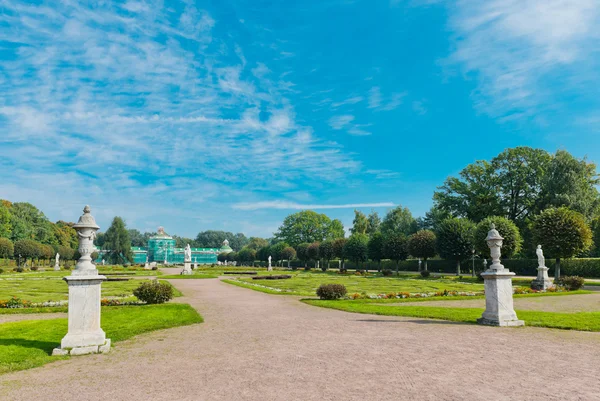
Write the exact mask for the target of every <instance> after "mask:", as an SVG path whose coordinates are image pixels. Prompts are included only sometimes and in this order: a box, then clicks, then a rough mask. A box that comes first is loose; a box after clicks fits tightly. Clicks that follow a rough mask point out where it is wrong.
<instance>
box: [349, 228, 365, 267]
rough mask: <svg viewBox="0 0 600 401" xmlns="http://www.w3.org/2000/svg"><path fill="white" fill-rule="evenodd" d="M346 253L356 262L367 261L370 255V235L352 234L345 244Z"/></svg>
mask: <svg viewBox="0 0 600 401" xmlns="http://www.w3.org/2000/svg"><path fill="white" fill-rule="evenodd" d="M344 255H346V257H347V258H348V259H350V260H351V261H353V262H355V263H360V262H365V261H366V260H367V259H368V256H369V237H368V236H367V235H366V234H352V235H351V236H350V238H348V241H346V245H345V246H344Z"/></svg>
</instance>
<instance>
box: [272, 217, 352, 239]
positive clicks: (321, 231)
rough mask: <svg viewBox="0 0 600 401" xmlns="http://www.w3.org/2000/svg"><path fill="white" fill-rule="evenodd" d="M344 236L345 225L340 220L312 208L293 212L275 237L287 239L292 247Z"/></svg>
mask: <svg viewBox="0 0 600 401" xmlns="http://www.w3.org/2000/svg"><path fill="white" fill-rule="evenodd" d="M340 236H341V237H343V236H344V226H343V224H342V222H341V221H339V220H337V219H336V220H333V221H332V220H331V219H330V218H329V217H327V216H326V215H325V214H319V213H316V212H314V211H312V210H303V211H301V212H298V213H293V214H290V215H289V216H287V217H286V218H285V219H284V220H283V224H282V225H281V227H279V230H278V231H277V232H276V233H275V239H276V240H279V241H285V242H287V243H288V244H290V245H291V246H292V247H297V246H298V245H299V244H301V243H304V242H307V243H313V242H321V241H324V240H326V239H335V238H339V237H340Z"/></svg>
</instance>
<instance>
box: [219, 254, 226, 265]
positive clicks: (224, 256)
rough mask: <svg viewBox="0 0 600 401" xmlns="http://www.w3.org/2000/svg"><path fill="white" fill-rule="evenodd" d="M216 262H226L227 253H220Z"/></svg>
mask: <svg viewBox="0 0 600 401" xmlns="http://www.w3.org/2000/svg"><path fill="white" fill-rule="evenodd" d="M217 260H218V261H219V262H221V263H223V262H226V261H227V252H221V253H220V254H218V255H217Z"/></svg>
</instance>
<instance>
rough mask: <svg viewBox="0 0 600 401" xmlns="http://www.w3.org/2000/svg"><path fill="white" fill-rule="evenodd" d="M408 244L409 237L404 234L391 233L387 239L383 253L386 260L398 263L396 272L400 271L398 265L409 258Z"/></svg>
mask: <svg viewBox="0 0 600 401" xmlns="http://www.w3.org/2000/svg"><path fill="white" fill-rule="evenodd" d="M407 242H408V240H407V237H406V235H405V234H403V233H390V234H387V235H386V237H385V242H384V244H383V253H384V254H385V256H386V258H388V259H391V260H393V261H395V262H396V271H398V267H399V264H398V263H399V262H400V261H401V260H405V259H406V258H408V249H407V245H408V244H407Z"/></svg>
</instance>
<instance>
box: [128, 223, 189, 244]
mask: <svg viewBox="0 0 600 401" xmlns="http://www.w3.org/2000/svg"><path fill="white" fill-rule="evenodd" d="M127 232H129V238H130V239H131V246H139V247H145V246H148V239H147V238H145V237H144V234H142V233H141V232H140V231H139V230H136V229H135V228H131V229H129V230H127ZM175 246H176V247H177V248H183V247H180V246H178V245H175ZM184 246H185V245H184Z"/></svg>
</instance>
